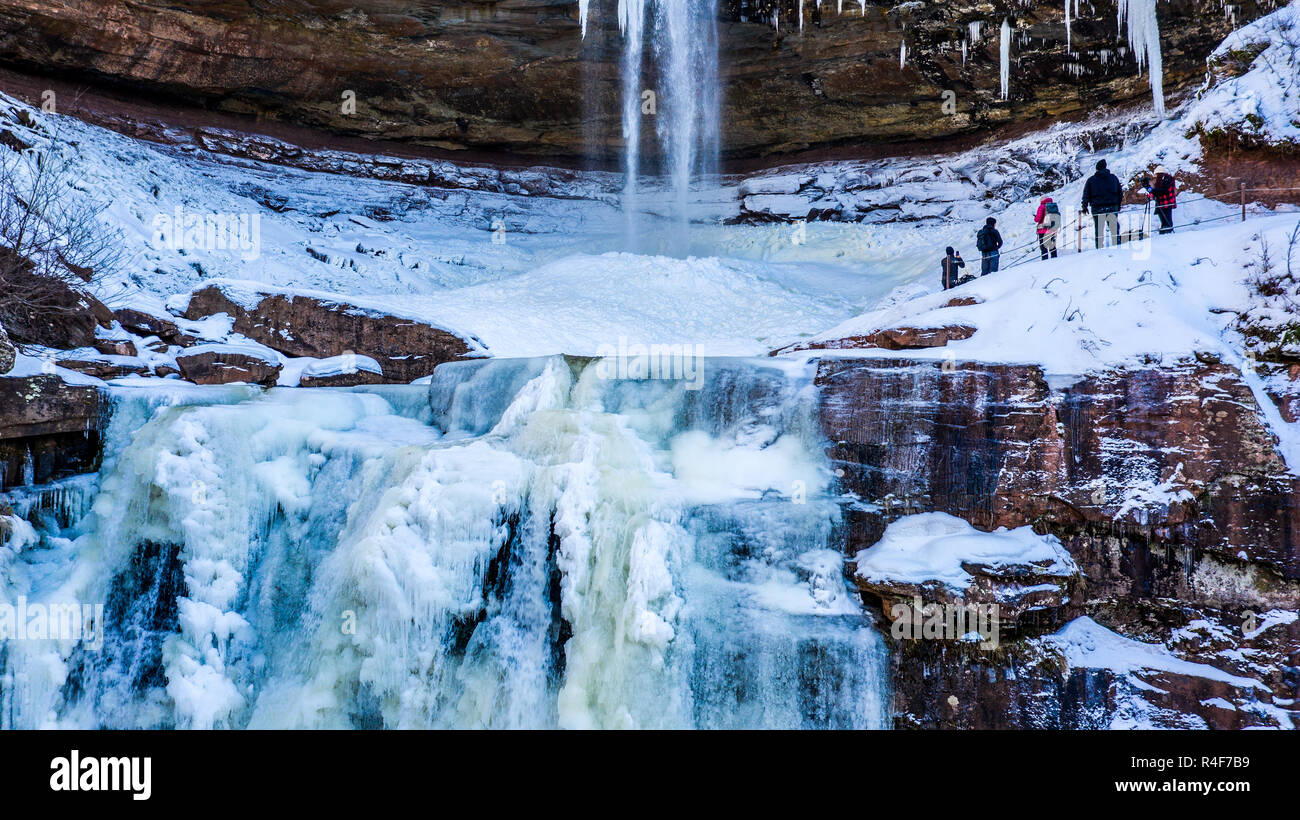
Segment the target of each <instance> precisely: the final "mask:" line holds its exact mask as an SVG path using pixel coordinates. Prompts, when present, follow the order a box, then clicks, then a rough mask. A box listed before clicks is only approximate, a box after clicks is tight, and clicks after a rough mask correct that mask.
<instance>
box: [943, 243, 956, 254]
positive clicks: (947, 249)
mask: <svg viewBox="0 0 1300 820" xmlns="http://www.w3.org/2000/svg"><path fill="white" fill-rule="evenodd" d="M944 251H945V252H946V253H947V254H948V255H949V256H952V255H953V254H954V253H956V251H954V250H953V249H952V245H949V246H948V247H946V248H944Z"/></svg>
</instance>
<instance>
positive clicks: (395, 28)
mask: <svg viewBox="0 0 1300 820" xmlns="http://www.w3.org/2000/svg"><path fill="white" fill-rule="evenodd" d="M800 6H802V9H803V20H802V26H801V25H800V20H799V12H798V9H799V8H800ZM1274 7H1275V3H1273V2H1272V0H1262V2H1246V3H1242V4H1236V5H1234V6H1233V7H1232V9H1233V10H1234V11H1233V13H1232V14H1225V12H1224V10H1223V8H1222V7H1220V6H1218V5H1206V4H1204V3H1197V2H1193V0H1167V2H1161V3H1159V5H1158V14H1159V20H1160V29H1161V42H1162V46H1163V58H1164V59H1163V63H1164V72H1163V74H1164V86H1165V90H1166V93H1167V94H1169V95H1176V94H1177V93H1179V92H1180V91H1182V90H1185V89H1187V88H1189V87H1192V86H1195V85H1197V84H1199V83H1200V82H1201V81H1202V79H1203V78H1204V75H1205V60H1206V57H1207V56H1208V55H1209V54H1210V53H1211V52H1212V51H1213V49H1214V47H1215V46H1216V45H1217V44H1218V43H1219V42H1220V41H1221V40H1222V39H1223V38H1224V36H1225V35H1226V34H1227V33H1228V32H1229V31H1230V30H1232V29H1233V28H1234V27H1235V26H1237V25H1241V24H1242V23H1243V22H1245V21H1247V20H1249V19H1253V18H1254V17H1257V16H1259V15H1260V14H1262V13H1266V12H1267V11H1269V10H1271V9H1272V8H1274ZM577 13H578V4H577V3H576V2H556V0H504V1H503V2H492V3H488V2H467V3H461V4H428V3H417V4H411V3H403V2H396V0H348V2H343V0H287V2H279V3H273V4H272V3H263V2H255V1H253V0H187V1H185V2H173V0H166V1H164V0H138V2H130V3H128V2H122V0H108V2H101V1H100V0H0V61H2V62H3V63H5V64H8V65H9V66H12V67H16V68H18V69H20V70H22V71H25V72H29V73H32V74H36V75H40V76H63V77H65V78H72V79H75V80H77V81H78V82H81V81H86V80H89V81H93V82H97V83H101V84H107V85H112V86H116V87H118V88H122V89H125V90H126V91H128V92H129V93H131V94H133V95H135V96H148V97H151V98H156V99H165V98H170V99H172V100H174V101H180V102H183V103H186V104H191V105H192V104H198V105H201V106H205V107H209V108H213V109H220V110H223V111H228V112H238V113H244V114H250V115H254V116H257V117H262V118H269V119H279V120H284V121H291V122H296V123H301V124H306V125H311V126H316V127H319V128H324V129H328V130H331V131H333V132H336V133H340V134H347V135H354V136H363V137H369V138H383V139H388V140H402V141H409V142H413V143H419V144H421V145H426V146H434V147H438V148H443V149H452V150H462V149H475V150H481V151H490V152H498V153H501V154H510V155H523V156H533V157H549V158H553V159H568V160H571V161H577V160H578V159H579V158H582V157H589V158H590V157H592V155H593V154H595V155H597V156H596V157H595V158H596V159H601V158H603V159H606V160H608V159H610V158H612V157H613V156H615V155H616V154H617V153H618V150H619V144H620V142H621V137H620V135H619V133H618V132H619V128H618V97H619V70H618V64H619V55H620V41H619V36H620V35H619V34H618V26H617V23H616V22H615V9H614V3H612V2H604V3H602V2H596V3H593V4H592V12H591V14H592V17H591V22H590V25H589V30H588V32H587V36H586V38H585V39H584V38H583V37H582V36H581V34H580V29H579V23H578V19H577ZM719 15H720V18H721V20H720V29H719V40H720V52H721V53H720V55H719V63H720V66H721V72H722V83H723V95H722V96H723V107H724V110H723V112H722V117H723V121H724V122H725V123H726V124H727V126H726V128H725V129H724V135H723V138H724V145H723V146H722V153H723V156H724V157H731V158H745V157H756V156H762V155H767V154H774V153H790V152H802V151H805V150H808V149H826V148H833V147H835V146H844V145H853V146H859V147H860V146H863V145H866V144H871V143H880V142H882V141H883V142H890V141H916V140H934V139H940V138H951V137H958V136H961V135H973V134H975V133H976V132H977V131H978V132H981V133H982V132H985V131H987V130H988V129H989V128H990V127H997V126H1011V125H1013V124H1015V123H1025V122H1029V121H1035V120H1040V119H1041V118H1044V117H1062V116H1071V115H1075V114H1082V113H1085V112H1088V111H1090V110H1093V109H1095V108H1097V107H1098V106H1103V105H1109V104H1117V103H1126V102H1134V103H1137V102H1142V101H1144V100H1145V101H1149V100H1150V96H1151V92H1150V90H1149V88H1148V82H1147V77H1146V76H1145V75H1144V74H1143V73H1141V72H1139V70H1138V66H1137V63H1136V61H1135V58H1134V55H1133V54H1132V53H1131V52H1130V50H1129V48H1128V45H1127V43H1126V42H1125V41H1124V39H1123V37H1122V36H1120V35H1119V27H1118V26H1117V19H1116V17H1117V14H1116V7H1115V4H1114V3H1113V2H1111V0H1100V2H1096V3H1084V4H1081V5H1080V8H1079V11H1078V15H1077V17H1076V18H1075V19H1073V20H1071V21H1070V24H1069V25H1068V27H1067V25H1066V20H1065V9H1064V6H1063V5H1062V4H1061V3H1059V2H1040V1H1039V0H1032V1H1031V2H1028V3H1022V2H1015V3H1012V2H1006V0H996V1H995V2H978V3H977V2H970V1H969V0H961V2H956V3H941V2H937V1H936V0H923V2H911V3H901V4H888V3H881V4H874V3H864V4H862V5H858V4H856V3H848V4H843V10H842V12H839V13H837V12H836V11H835V9H834V7H832V5H831V4H830V3H823V4H820V5H818V4H814V3H803V4H800V3H797V2H795V0H783V2H781V3H780V4H773V3H771V2H770V1H769V0H758V1H757V2H756V0H730V1H729V2H726V3H723V4H722V5H721V8H720V9H719ZM774 15H775V18H774ZM1004 18H1008V19H1009V20H1010V21H1011V24H1012V31H1013V35H1012V44H1011V58H1010V69H1011V75H1010V88H1009V92H1008V99H1005V100H1004V99H1002V95H1001V89H1000V68H999V40H1000V37H999V29H1000V26H1001V22H1002V20H1003V19H1004ZM774 19H775V21H776V23H777V24H776V25H775V26H774V25H773V21H774ZM904 49H905V52H906V53H905V57H904V59H902V60H901V61H900V56H903V55H902V52H903V51H904ZM900 62H901V66H900ZM948 91H951V92H952V94H951V95H945V92H948ZM348 92H351V95H348ZM353 99H354V100H355V111H353V110H352V107H351V106H349V105H348V102H349V100H353ZM945 102H948V103H950V105H949V106H948V107H947V108H945V107H944V103H945ZM589 145H595V146H597V147H596V150H595V151H591V150H589V148H588V146H589ZM601 155H603V157H602V156H601Z"/></svg>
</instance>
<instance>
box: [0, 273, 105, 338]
mask: <svg viewBox="0 0 1300 820" xmlns="http://www.w3.org/2000/svg"><path fill="white" fill-rule="evenodd" d="M0 253H3V249H0ZM11 264H12V263H11ZM9 275H11V276H13V277H25V279H26V280H29V281H31V282H39V283H40V284H39V291H38V292H39V294H40V296H39V305H38V306H33V305H32V304H27V303H19V302H17V301H14V300H9V301H7V302H6V301H0V323H3V324H4V327H5V330H6V332H7V333H8V335H9V338H10V339H12V340H13V341H14V342H16V343H18V344H20V345H40V346H43V347H54V348H60V349H69V348H75V347H90V346H91V345H93V344H94V343H95V330H96V329H97V328H100V327H108V326H109V325H110V324H112V321H113V314H112V311H110V310H109V309H108V308H107V307H105V306H104V304H103V303H102V302H100V301H99V300H98V299H96V298H95V297H94V296H91V295H90V294H89V293H86V292H84V291H81V290H77V289H75V288H72V287H70V286H68V284H67V283H65V282H63V281H61V280H59V279H54V278H50V277H40V276H37V275H35V274H31V273H26V272H24V271H23V270H22V269H21V268H18V269H16V270H11V272H10V274H9ZM24 286H26V285H24Z"/></svg>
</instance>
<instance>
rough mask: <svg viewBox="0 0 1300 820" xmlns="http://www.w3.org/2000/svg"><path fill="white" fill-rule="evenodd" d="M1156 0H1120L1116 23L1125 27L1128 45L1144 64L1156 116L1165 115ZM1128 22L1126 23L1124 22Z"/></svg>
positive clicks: (1139, 61) (1140, 65) (1139, 68)
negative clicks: (1117, 21)
mask: <svg viewBox="0 0 1300 820" xmlns="http://www.w3.org/2000/svg"><path fill="white" fill-rule="evenodd" d="M1156 2H1157V0H1119V11H1118V14H1119V25H1120V28H1122V29H1123V28H1126V30H1127V34H1128V44H1129V48H1131V49H1133V57H1134V58H1135V59H1136V60H1137V64H1138V70H1139V71H1141V70H1143V69H1144V68H1145V69H1146V71H1147V77H1148V79H1149V82H1150V84H1151V100H1152V103H1153V104H1154V106H1155V111H1156V116H1159V117H1163V116H1164V115H1165V84H1164V62H1163V59H1162V55H1161V52H1160V23H1159V21H1158V20H1157V19H1156ZM1126 23H1127V27H1126V26H1125V24H1126Z"/></svg>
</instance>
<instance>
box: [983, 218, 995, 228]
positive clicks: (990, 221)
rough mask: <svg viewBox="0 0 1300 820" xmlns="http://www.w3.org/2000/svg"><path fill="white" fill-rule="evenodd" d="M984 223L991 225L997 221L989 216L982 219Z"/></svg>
mask: <svg viewBox="0 0 1300 820" xmlns="http://www.w3.org/2000/svg"><path fill="white" fill-rule="evenodd" d="M984 224H985V225H988V226H990V227H992V226H993V225H996V224H998V221H997V220H996V219H994V218H993V217H991V216H990V217H989V218H988V219H986V220H984Z"/></svg>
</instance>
